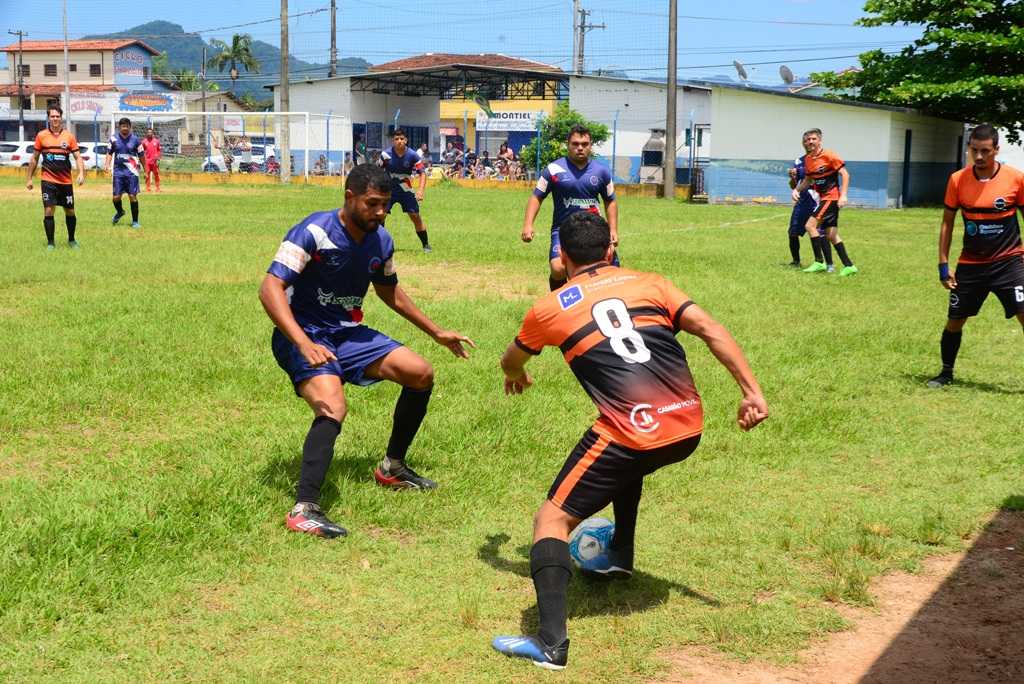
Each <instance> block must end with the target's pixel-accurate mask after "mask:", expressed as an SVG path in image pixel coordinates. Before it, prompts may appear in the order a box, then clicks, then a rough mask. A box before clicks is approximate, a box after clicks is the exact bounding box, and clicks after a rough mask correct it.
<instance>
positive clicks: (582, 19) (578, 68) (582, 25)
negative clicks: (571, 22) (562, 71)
mask: <svg viewBox="0 0 1024 684" xmlns="http://www.w3.org/2000/svg"><path fill="white" fill-rule="evenodd" d="M574 4H575V5H577V6H578V5H579V2H578V0H577V2H575V3H574ZM591 14H593V12H590V11H588V10H585V9H583V8H582V7H580V8H579V27H578V28H577V30H576V31H577V33H576V35H577V36H579V47H577V48H576V63H575V66H574V67H573V69H574V70H575V72H576V73H577V74H582V73H583V55H584V52H585V51H586V47H585V46H586V40H587V31H593V30H594V29H603V28H607V27H606V26H605V25H604V24H588V23H587V17H589V16H590V15H591Z"/></svg>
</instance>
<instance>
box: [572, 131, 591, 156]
mask: <svg viewBox="0 0 1024 684" xmlns="http://www.w3.org/2000/svg"><path fill="white" fill-rule="evenodd" d="M590 142H591V135H590V129H589V128H587V127H586V126H583V125H581V124H576V125H575V126H573V127H572V128H570V129H569V137H568V138H566V143H567V145H568V146H569V159H572V160H573V161H575V162H582V161H586V160H587V159H589V158H590Z"/></svg>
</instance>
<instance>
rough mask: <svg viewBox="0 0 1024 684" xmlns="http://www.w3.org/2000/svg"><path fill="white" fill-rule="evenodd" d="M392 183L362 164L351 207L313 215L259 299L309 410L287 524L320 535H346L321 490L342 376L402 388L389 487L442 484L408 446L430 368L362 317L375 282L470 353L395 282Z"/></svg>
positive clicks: (386, 474)
mask: <svg viewBox="0 0 1024 684" xmlns="http://www.w3.org/2000/svg"><path fill="white" fill-rule="evenodd" d="M390 190H391V179H390V178H389V177H388V174H387V173H385V172H384V170H383V169H381V168H379V167H377V166H372V165H369V164H364V165H361V166H357V167H355V168H354V169H353V170H352V173H351V174H349V176H348V179H347V181H346V182H345V205H344V206H343V207H342V208H341V209H340V210H339V209H336V210H332V211H323V212H317V213H315V214H310V215H309V216H307V217H306V218H304V219H302V221H300V222H299V223H298V224H296V225H295V226H294V227H293V228H292V229H291V230H290V231H288V234H287V235H285V238H284V241H283V242H282V243H281V246H280V247H279V248H278V250H277V255H276V256H275V257H274V260H273V262H272V263H271V264H270V268H269V269H267V275H266V277H265V278H264V279H263V284H262V285H261V286H260V301H261V302H262V303H263V307H264V309H266V312H267V315H268V316H270V320H272V321H273V322H274V325H275V326H276V327H275V329H274V334H273V337H272V340H271V346H272V348H273V351H274V357H275V358H276V359H277V363H278V364H279V365H280V366H281V368H282V369H284V371H285V372H286V373H287V374H288V376H289V377H290V378H291V381H292V384H293V386H294V388H295V393H296V394H297V395H299V396H300V397H302V398H303V399H305V400H306V402H307V403H308V404H309V407H310V408H311V409H312V410H313V424H312V426H310V428H309V433H308V434H307V435H306V442H305V444H304V445H303V447H302V468H301V470H300V472H299V484H298V490H297V493H296V503H295V507H294V508H292V510H291V511H290V512H289V513H288V515H287V517H286V523H287V526H288V528H289V529H291V530H294V531H297V532H307V533H309V534H314V535H318V536H321V537H337V536H341V535H344V534H347V532H346V530H345V529H344V528H343V527H341V526H340V525H337V524H335V523H334V522H332V521H331V520H329V519H328V518H327V516H326V515H324V513H323V511H322V510H321V509H320V506H319V499H320V488H321V486H322V485H323V482H324V478H325V477H326V475H327V469H328V468H329V467H330V465H331V459H332V458H333V456H334V442H335V440H336V439H337V438H338V434H339V433H340V432H341V423H342V421H344V419H345V414H346V413H347V402H346V399H345V392H344V389H343V385H344V383H346V382H347V383H349V384H351V385H363V386H365V385H372V384H374V383H376V382H379V381H380V380H390V381H391V382H394V383H397V384H399V385H401V386H402V388H403V389H402V393H401V394H400V395H399V397H398V403H397V404H396V405H395V413H394V422H393V424H392V428H391V439H390V440H389V441H388V447H387V451H386V452H385V456H384V459H383V460H382V461H381V463H380V466H379V467H377V469H376V470H375V471H374V478H375V479H376V481H377V482H378V484H380V485H381V486H384V487H391V488H395V489H403V488H406V489H434V488H435V487H437V483H436V482H434V481H432V480H429V479H427V478H425V477H422V476H420V475H419V474H417V473H416V472H415V471H414V470H413V469H412V468H410V467H409V466H408V465H406V462H405V458H406V453H407V452H408V450H409V445H410V444H412V441H413V439H414V438H415V437H416V433H417V431H418V430H419V428H420V423H422V422H423V417H424V416H425V415H426V412H427V403H428V402H429V401H430V393H431V391H432V389H433V387H434V369H433V368H432V367H431V365H430V363H429V362H427V361H426V360H425V359H423V358H422V357H421V356H419V355H418V354H416V353H415V352H413V351H411V350H410V349H408V348H407V347H404V346H403V345H402V344H401V343H399V342H396V341H395V340H393V339H391V338H390V337H388V336H387V335H384V334H383V333H380V332H377V331H376V330H374V329H372V328H368V327H367V326H365V325H363V310H362V306H363V299H364V298H365V296H366V291H367V289H368V288H369V286H370V284H371V283H372V284H373V289H374V291H375V292H376V293H377V296H378V297H380V298H381V299H382V300H383V301H384V303H385V304H387V305H388V306H389V307H390V308H391V309H393V310H394V311H395V312H396V313H398V314H399V315H400V316H402V318H405V319H406V320H407V321H409V322H410V323H412V324H413V325H415V326H416V327H417V328H419V329H420V330H422V331H423V332H425V333H426V334H427V335H429V336H430V337H431V338H432V339H433V340H434V341H435V342H437V343H438V344H440V345H442V346H444V347H447V348H448V349H449V350H450V351H451V352H452V353H453V354H455V355H456V356H459V357H462V358H468V356H469V354H468V353H467V351H466V349H465V348H464V347H463V343H465V344H467V345H469V346H471V347H472V346H475V345H474V344H473V342H472V341H470V339H469V338H468V337H466V336H465V335H462V334H460V333H457V332H452V331H450V330H443V329H441V328H440V327H438V326H437V324H435V323H434V322H433V321H432V320H430V318H428V317H427V316H426V314H424V313H423V312H422V311H420V310H419V309H418V308H417V307H416V305H415V304H414V303H413V302H412V300H411V299H410V298H409V295H407V294H406V293H405V291H404V290H402V288H401V287H399V286H398V276H397V275H396V274H395V266H394V262H393V260H392V257H393V255H394V251H395V247H394V242H393V241H392V239H391V236H390V235H388V232H387V231H386V230H384V227H383V226H382V222H383V220H384V216H385V207H386V205H387V202H388V197H389V196H390Z"/></svg>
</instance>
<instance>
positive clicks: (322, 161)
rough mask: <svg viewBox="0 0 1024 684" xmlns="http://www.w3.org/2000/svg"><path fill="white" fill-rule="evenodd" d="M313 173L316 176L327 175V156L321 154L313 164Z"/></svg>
mask: <svg viewBox="0 0 1024 684" xmlns="http://www.w3.org/2000/svg"><path fill="white" fill-rule="evenodd" d="M313 175H314V176H326V175H327V157H325V156H324V155H322V154H321V155H320V158H319V159H317V160H316V163H315V164H313Z"/></svg>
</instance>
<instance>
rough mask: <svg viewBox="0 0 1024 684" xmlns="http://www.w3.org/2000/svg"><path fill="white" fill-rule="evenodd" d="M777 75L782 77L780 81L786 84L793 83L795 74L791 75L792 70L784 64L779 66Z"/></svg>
mask: <svg viewBox="0 0 1024 684" xmlns="http://www.w3.org/2000/svg"><path fill="white" fill-rule="evenodd" d="M779 76H781V77H782V82H783V83H785V84H786V85H793V81H795V80H796V76H794V75H793V70H792V69H790V68H789V67H788V66H786V65H785V64H783V65H782V66H780V67H779Z"/></svg>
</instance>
